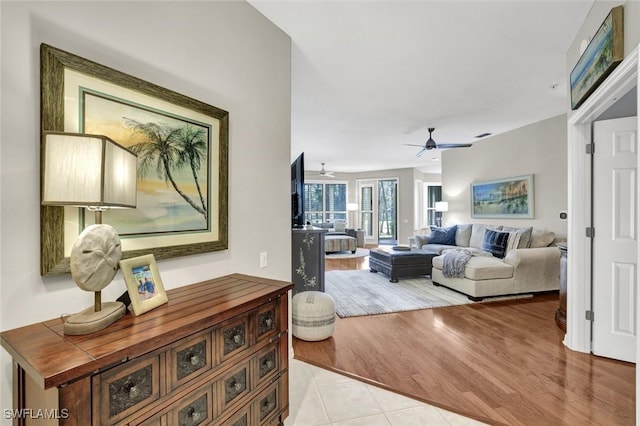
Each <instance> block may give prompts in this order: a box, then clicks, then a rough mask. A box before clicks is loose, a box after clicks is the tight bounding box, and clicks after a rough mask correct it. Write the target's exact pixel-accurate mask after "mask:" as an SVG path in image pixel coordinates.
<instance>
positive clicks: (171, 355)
mask: <svg viewBox="0 0 640 426" xmlns="http://www.w3.org/2000/svg"><path fill="white" fill-rule="evenodd" d="M211 341H212V335H211V332H206V333H200V334H198V335H196V336H195V337H193V338H190V339H188V340H187V341H185V342H181V343H180V344H178V345H176V346H174V347H172V348H171V349H170V350H169V352H168V355H167V371H168V372H169V390H170V391H172V390H174V389H176V388H177V387H179V386H181V385H183V384H184V383H186V382H188V381H189V380H191V379H193V378H197V377H198V376H199V375H200V374H202V373H204V372H206V371H207V370H210V369H211V368H212V366H213V362H212V358H213V352H212V343H211Z"/></svg>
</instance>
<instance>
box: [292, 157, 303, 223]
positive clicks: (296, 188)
mask: <svg viewBox="0 0 640 426" xmlns="http://www.w3.org/2000/svg"><path fill="white" fill-rule="evenodd" d="M291 227H292V228H302V227H304V152H303V153H302V154H300V155H299V156H298V158H296V160H295V161H294V162H293V163H291Z"/></svg>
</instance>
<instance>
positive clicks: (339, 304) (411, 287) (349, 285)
mask: <svg viewBox="0 0 640 426" xmlns="http://www.w3.org/2000/svg"><path fill="white" fill-rule="evenodd" d="M325 291H326V292H327V293H328V294H330V295H331V296H332V297H333V299H334V300H335V302H336V313H337V314H338V316H340V318H347V317H355V316H362V315H376V314H388V313H393V312H403V311H415V310H418V309H430V308H439V307H443V306H455V305H466V304H469V303H482V302H490V301H497V300H506V299H516V298H523V297H532V296H531V295H518V296H501V297H491V298H486V299H484V300H483V301H482V302H472V301H471V300H469V298H468V297H467V296H465V295H463V294H460V293H458V292H456V291H453V290H450V289H448V288H445V287H437V286H435V285H433V283H432V282H431V280H429V279H427V278H425V277H420V278H404V279H400V280H399V282H397V283H392V282H389V277H387V276H386V275H384V274H381V273H377V274H376V273H372V272H370V271H369V270H368V269H362V270H357V271H328V272H326V273H325Z"/></svg>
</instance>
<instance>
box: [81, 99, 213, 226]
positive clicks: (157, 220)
mask: <svg viewBox="0 0 640 426" xmlns="http://www.w3.org/2000/svg"><path fill="white" fill-rule="evenodd" d="M81 99H82V105H83V108H82V117H81V123H82V126H83V131H84V132H85V133H91V134H102V135H106V136H108V137H110V138H111V139H113V140H114V141H116V142H117V143H119V144H120V145H122V146H124V147H126V148H128V149H129V150H131V151H132V152H134V153H135V154H137V155H138V168H137V175H138V193H137V208H136V209H134V210H131V209H112V210H109V211H107V212H105V213H104V219H103V220H104V223H108V224H110V225H112V226H113V227H114V228H116V230H117V231H118V233H119V234H120V236H121V237H127V236H129V237H135V236H148V235H153V234H155V235H162V234H173V233H181V232H199V231H207V230H209V229H210V226H211V225H210V223H211V222H210V220H209V210H210V205H209V196H208V194H209V182H210V167H209V164H210V146H211V135H212V129H211V126H210V125H207V124H205V123H199V122H197V121H195V120H193V119H188V118H185V117H180V116H178V115H176V114H172V113H170V112H167V111H162V110H158V109H154V108H151V107H148V106H145V105H140V104H138V103H135V102H131V101H127V100H125V99H120V98H116V97H114V96H109V95H106V94H104V93H100V92H97V91H92V90H89V89H85V90H82V92H81Z"/></svg>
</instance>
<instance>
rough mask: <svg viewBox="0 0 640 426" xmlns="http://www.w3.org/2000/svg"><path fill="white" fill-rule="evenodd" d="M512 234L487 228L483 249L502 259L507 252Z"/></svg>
mask: <svg viewBox="0 0 640 426" xmlns="http://www.w3.org/2000/svg"><path fill="white" fill-rule="evenodd" d="M510 235H511V234H510V233H509V232H501V231H494V230H493V229H487V230H485V231H484V240H483V241H482V251H486V252H488V253H491V254H492V255H494V256H495V257H497V258H500V259H502V258H503V257H504V255H505V254H506V252H507V245H508V243H509V236H510Z"/></svg>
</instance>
